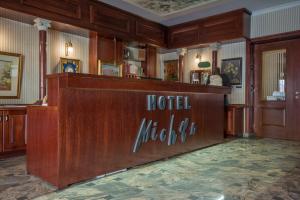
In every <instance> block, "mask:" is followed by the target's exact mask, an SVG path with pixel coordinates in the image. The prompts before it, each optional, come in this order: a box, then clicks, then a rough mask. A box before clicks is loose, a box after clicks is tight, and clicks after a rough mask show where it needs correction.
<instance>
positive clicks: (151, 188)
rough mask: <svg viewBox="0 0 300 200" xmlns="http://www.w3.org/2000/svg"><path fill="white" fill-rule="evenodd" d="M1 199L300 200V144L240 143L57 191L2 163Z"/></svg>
mask: <svg viewBox="0 0 300 200" xmlns="http://www.w3.org/2000/svg"><path fill="white" fill-rule="evenodd" d="M0 174H1V177H0V199H18V200H23V199H31V198H33V197H37V196H39V197H37V198H36V199H37V200H68V199H72V200H81V199H84V200H85V199H86V200H87V199H90V200H92V199H95V200H99V199H104V200H109V199H120V200H121V199H122V200H123V199H132V200H142V199H147V200H148V199H149V200H150V199H168V200H172V199H187V200H196V199H198V200H249V199H257V200H268V199H274V200H292V199H293V200H296V199H299V200H300V142H292V141H283V140H273V139H236V140H232V141H229V142H225V143H223V144H220V145H215V146H212V147H209V148H205V149H202V150H198V151H194V152H191V153H187V154H184V155H180V156H177V157H174V158H171V159H168V160H164V161H159V162H154V163H150V164H148V165H143V166H140V167H137V168H134V169H130V170H128V171H126V172H122V173H118V174H114V175H110V176H106V177H104V178H100V179H95V180H91V181H88V182H84V183H80V184H75V185H73V186H70V187H69V188H67V189H64V190H60V191H54V190H55V188H53V187H51V186H50V185H47V184H46V183H44V182H42V181H41V180H39V179H37V178H35V177H32V176H28V175H26V174H25V161H24V157H18V158H13V159H6V160H0Z"/></svg>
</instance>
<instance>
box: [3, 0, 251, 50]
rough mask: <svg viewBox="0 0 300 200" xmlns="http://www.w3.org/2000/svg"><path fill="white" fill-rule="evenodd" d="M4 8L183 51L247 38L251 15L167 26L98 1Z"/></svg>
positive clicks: (17, 1)
mask: <svg viewBox="0 0 300 200" xmlns="http://www.w3.org/2000/svg"><path fill="white" fill-rule="evenodd" d="M0 6H1V7H4V8H8V9H12V10H15V11H20V12H24V13H26V14H30V15H34V16H37V17H42V18H46V19H50V20H53V21H58V22H62V23H66V24H70V25H73V26H78V27H81V28H85V29H89V30H91V31H95V32H98V34H100V35H101V36H105V37H117V38H119V39H122V40H126V41H138V42H144V43H148V44H152V45H156V46H160V47H169V48H181V47H188V46H191V45H197V44H203V43H208V42H219V41H224V40H230V39H238V38H243V37H245V38H247V37H249V30H250V13H249V11H247V10H246V9H239V10H236V11H231V12H228V13H223V14H220V15H216V16H213V17H208V18H204V19H200V20H195V21H192V22H188V23H183V24H179V25H176V26H171V27H166V26H163V25H160V24H159V23H155V22H152V21H150V20H146V19H144V18H142V17H139V16H137V15H134V14H132V13H129V12H126V11H124V10H121V9H118V8H115V7H113V6H110V5H107V4H104V3H102V2H100V1H97V0H61V1H57V0H10V1H0Z"/></svg>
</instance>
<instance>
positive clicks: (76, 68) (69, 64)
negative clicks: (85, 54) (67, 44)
mask: <svg viewBox="0 0 300 200" xmlns="http://www.w3.org/2000/svg"><path fill="white" fill-rule="evenodd" d="M60 69H61V72H63V73H64V72H73V73H80V60H79V59H72V58H63V57H61V58H60Z"/></svg>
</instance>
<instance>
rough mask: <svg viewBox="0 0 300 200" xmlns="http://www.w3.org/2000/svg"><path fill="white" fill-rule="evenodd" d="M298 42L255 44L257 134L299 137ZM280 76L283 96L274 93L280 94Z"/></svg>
mask: <svg viewBox="0 0 300 200" xmlns="http://www.w3.org/2000/svg"><path fill="white" fill-rule="evenodd" d="M299 42H300V40H299V39H297V40H288V41H281V42H274V43H268V44H260V45H256V46H255V103H254V104H255V105H254V111H255V112H254V115H255V122H254V129H255V133H256V134H257V135H258V136H261V137H269V138H278V139H297V138H299V130H300V129H299V127H297V126H298V125H297V123H296V121H297V120H298V123H299V119H297V115H298V114H297V112H298V113H299V111H300V110H299V105H298V104H299V101H298V99H296V95H295V92H296V87H297V86H296V84H298V83H297V82H299V80H298V79H299V74H298V76H297V74H296V72H298V71H299V69H298V68H299V67H298V68H297V66H299V61H300V60H299V52H300V45H299ZM298 73H299V72H298ZM279 79H283V80H284V81H285V84H284V93H285V96H284V98H282V97H278V96H277V97H276V94H275V93H277V94H280V93H278V92H279V90H280V86H279V85H280V84H279ZM298 85H299V84H298ZM274 92H275V93H274ZM276 98H277V100H275V99H276ZM298 98H300V96H299V97H298ZM297 105H298V107H297Z"/></svg>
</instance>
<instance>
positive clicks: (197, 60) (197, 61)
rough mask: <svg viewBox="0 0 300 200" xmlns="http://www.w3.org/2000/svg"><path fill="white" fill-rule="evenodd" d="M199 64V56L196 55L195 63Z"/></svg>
mask: <svg viewBox="0 0 300 200" xmlns="http://www.w3.org/2000/svg"><path fill="white" fill-rule="evenodd" d="M199 62H200V56H199V54H197V55H196V58H195V63H196V64H198V63H199Z"/></svg>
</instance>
